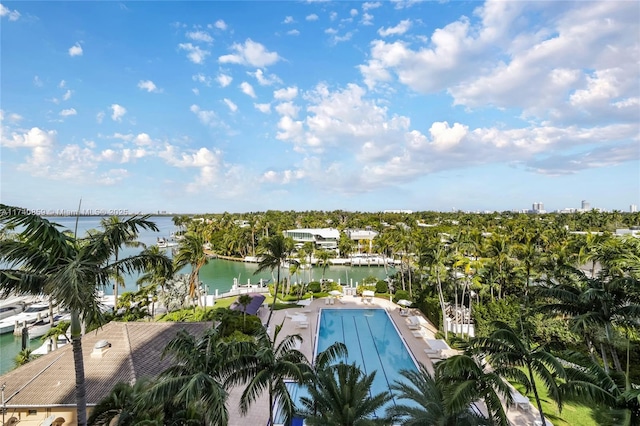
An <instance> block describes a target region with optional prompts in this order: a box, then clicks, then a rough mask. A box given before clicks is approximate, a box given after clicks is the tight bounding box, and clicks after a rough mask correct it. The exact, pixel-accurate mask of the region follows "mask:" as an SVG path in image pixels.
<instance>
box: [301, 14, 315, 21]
mask: <svg viewBox="0 0 640 426" xmlns="http://www.w3.org/2000/svg"><path fill="white" fill-rule="evenodd" d="M304 19H306V20H307V21H317V20H318V15H316V14H315V13H312V14H311V15H307V16H306V17H305V18H304Z"/></svg>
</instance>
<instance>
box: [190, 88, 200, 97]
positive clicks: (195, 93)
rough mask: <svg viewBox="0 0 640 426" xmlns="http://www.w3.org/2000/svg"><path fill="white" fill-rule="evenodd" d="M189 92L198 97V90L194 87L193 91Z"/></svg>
mask: <svg viewBox="0 0 640 426" xmlns="http://www.w3.org/2000/svg"><path fill="white" fill-rule="evenodd" d="M191 91H192V92H193V94H194V95H196V96H198V95H200V89H198V88H197V87H194V88H193V89H191Z"/></svg>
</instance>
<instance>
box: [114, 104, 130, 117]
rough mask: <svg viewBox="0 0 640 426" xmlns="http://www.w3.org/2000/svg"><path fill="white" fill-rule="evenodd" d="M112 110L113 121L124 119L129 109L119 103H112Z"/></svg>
mask: <svg viewBox="0 0 640 426" xmlns="http://www.w3.org/2000/svg"><path fill="white" fill-rule="evenodd" d="M111 111H112V113H111V119H112V120H113V121H122V117H123V116H124V115H125V114H126V113H127V109H126V108H125V107H123V106H122V105H118V104H112V105H111Z"/></svg>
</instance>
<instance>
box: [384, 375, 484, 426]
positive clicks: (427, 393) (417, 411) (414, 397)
mask: <svg viewBox="0 0 640 426" xmlns="http://www.w3.org/2000/svg"><path fill="white" fill-rule="evenodd" d="M400 374H401V375H402V376H403V378H404V379H406V380H396V381H395V382H394V383H393V385H391V389H393V390H395V391H397V392H398V396H397V398H398V399H399V400H403V399H404V400H407V401H411V402H412V403H411V404H396V405H395V406H394V407H391V409H390V410H389V414H391V415H392V416H393V418H394V419H396V420H395V421H396V422H397V423H398V424H400V425H402V426H422V425H434V426H435V425H443V426H445V425H460V426H462V425H469V426H471V425H480V424H485V422H486V419H485V418H484V417H482V416H481V415H479V414H476V413H475V412H473V411H471V410H470V408H469V406H470V403H467V404H466V406H465V404H454V403H450V402H449V400H448V398H447V397H446V396H445V384H444V381H443V380H440V379H439V377H438V376H435V375H432V374H431V373H430V372H429V370H427V367H426V366H424V365H423V364H420V369H419V371H416V370H402V371H401V372H400ZM474 399H475V396H474ZM466 402H468V401H466ZM456 405H457V406H462V409H460V410H456V411H452V409H451V407H452V406H456Z"/></svg>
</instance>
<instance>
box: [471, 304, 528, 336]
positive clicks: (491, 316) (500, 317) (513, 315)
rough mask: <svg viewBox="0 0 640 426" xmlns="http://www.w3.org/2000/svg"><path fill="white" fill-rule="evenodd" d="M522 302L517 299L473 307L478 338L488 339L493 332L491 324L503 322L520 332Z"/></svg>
mask: <svg viewBox="0 0 640 426" xmlns="http://www.w3.org/2000/svg"><path fill="white" fill-rule="evenodd" d="M521 312H522V307H521V301H520V300H519V299H517V298H515V297H507V298H504V299H500V300H495V301H491V302H487V303H485V304H484V305H480V304H476V305H473V319H474V323H475V332H476V336H481V337H486V336H489V335H490V334H491V333H492V332H493V331H494V329H493V327H492V326H491V323H492V322H494V321H501V322H504V323H505V324H508V325H509V327H511V328H512V329H514V330H520V325H521V324H520V315H521Z"/></svg>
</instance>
